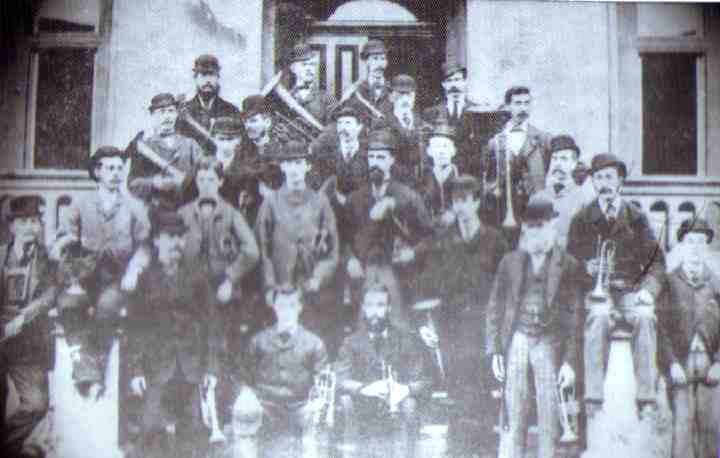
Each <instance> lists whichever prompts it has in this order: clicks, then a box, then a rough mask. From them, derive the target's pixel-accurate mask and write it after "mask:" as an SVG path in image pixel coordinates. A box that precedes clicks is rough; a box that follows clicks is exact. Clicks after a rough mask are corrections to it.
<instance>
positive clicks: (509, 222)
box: [495, 134, 518, 229]
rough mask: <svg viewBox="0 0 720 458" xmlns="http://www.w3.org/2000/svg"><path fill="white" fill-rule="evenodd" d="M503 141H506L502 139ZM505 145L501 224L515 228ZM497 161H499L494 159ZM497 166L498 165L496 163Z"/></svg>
mask: <svg viewBox="0 0 720 458" xmlns="http://www.w3.org/2000/svg"><path fill="white" fill-rule="evenodd" d="M501 138H503V139H505V138H506V137H505V135H504V134H503V135H501ZM503 143H507V142H506V141H504V142H503ZM505 146H506V145H503V148H502V151H503V152H504V153H505V161H504V162H505V203H506V205H505V219H504V220H503V223H502V226H503V227H504V228H506V229H515V228H516V227H517V226H518V223H517V221H516V220H515V210H514V209H513V203H512V180H511V177H510V154H509V151H508V149H507V147H505ZM495 162H498V164H499V161H495ZM498 167H500V166H499V165H498ZM499 177H500V174H499V173H498V179H499Z"/></svg>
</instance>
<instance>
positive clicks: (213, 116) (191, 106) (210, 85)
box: [177, 54, 238, 154]
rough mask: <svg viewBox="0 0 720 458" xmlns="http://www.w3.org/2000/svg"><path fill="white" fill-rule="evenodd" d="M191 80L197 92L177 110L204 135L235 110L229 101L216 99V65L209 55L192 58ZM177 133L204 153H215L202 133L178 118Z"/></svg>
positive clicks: (218, 76) (211, 144)
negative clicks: (195, 122)
mask: <svg viewBox="0 0 720 458" xmlns="http://www.w3.org/2000/svg"><path fill="white" fill-rule="evenodd" d="M192 71H193V79H194V80H195V87H196V89H197V93H196V94H195V97H193V98H192V99H191V100H189V101H187V102H186V103H184V104H183V105H182V106H181V107H180V111H181V113H183V114H185V115H189V116H191V117H192V118H193V119H194V120H195V121H197V122H198V123H200V125H201V126H203V127H204V128H205V130H207V131H208V132H210V131H211V130H213V124H214V122H215V121H216V120H217V118H219V117H221V116H233V115H235V114H237V113H238V109H237V107H236V106H235V105H233V104H232V103H230V102H227V101H225V100H223V99H222V98H221V97H220V95H219V94H220V63H219V62H218V59H217V57H215V56H213V55H210V54H203V55H201V56H199V57H198V58H197V59H195V65H194V66H193V70H192ZM177 130H178V132H179V133H180V134H181V135H185V136H186V137H190V138H193V139H195V141H196V142H198V144H199V145H203V146H204V147H205V148H206V150H207V152H208V153H210V154H212V153H214V152H215V146H214V145H213V142H211V141H208V139H207V138H205V137H204V136H203V135H202V134H200V133H199V132H197V131H196V130H195V129H193V128H192V126H190V124H188V122H187V121H186V120H185V119H184V117H182V116H181V118H180V120H178V127H177Z"/></svg>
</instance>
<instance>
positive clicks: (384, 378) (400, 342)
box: [335, 282, 432, 458]
mask: <svg viewBox="0 0 720 458" xmlns="http://www.w3.org/2000/svg"><path fill="white" fill-rule="evenodd" d="M361 310H362V326H360V327H359V328H358V329H357V331H355V333H353V334H352V335H350V336H348V337H347V339H345V342H344V343H343V345H342V348H341V349H340V354H339V356H338V360H337V362H336V363H335V370H336V374H337V387H338V395H339V398H340V402H339V407H341V413H342V415H343V418H344V420H345V421H344V422H343V425H344V431H343V432H344V434H343V435H344V439H345V445H346V446H347V445H348V444H351V445H353V446H354V447H355V448H356V449H357V452H358V453H359V455H358V456H362V457H368V458H371V457H372V458H380V457H387V456H392V457H398V458H399V457H403V458H404V457H413V456H415V448H416V443H417V437H418V429H419V422H420V417H419V408H420V406H419V405H418V404H419V402H420V398H422V396H423V395H425V394H426V393H427V390H428V389H429V388H430V378H431V376H430V374H431V370H432V368H431V364H432V363H431V361H430V359H429V355H428V352H427V350H426V349H425V348H423V345H422V342H421V341H420V339H418V337H417V336H416V335H415V334H412V333H409V332H407V331H404V330H402V329H401V328H398V327H396V326H395V324H394V323H393V322H392V320H391V318H390V316H391V313H390V310H391V305H390V296H389V293H388V290H387V288H385V286H383V285H382V284H380V283H374V282H371V283H369V284H367V285H366V287H365V288H364V289H363V294H362V309H361ZM388 375H391V376H392V379H389V378H388Z"/></svg>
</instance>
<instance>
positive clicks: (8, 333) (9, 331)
mask: <svg viewBox="0 0 720 458" xmlns="http://www.w3.org/2000/svg"><path fill="white" fill-rule="evenodd" d="M23 324H25V316H24V315H23V314H22V313H21V314H20V315H18V316H16V317H15V318H13V319H12V320H10V321H9V322H8V323H7V324H6V325H5V337H6V338H9V337H15V336H16V335H18V334H20V331H22V327H23Z"/></svg>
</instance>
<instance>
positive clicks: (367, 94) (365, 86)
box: [355, 80, 392, 116]
mask: <svg viewBox="0 0 720 458" xmlns="http://www.w3.org/2000/svg"><path fill="white" fill-rule="evenodd" d="M357 91H358V92H359V93H360V95H362V96H363V97H364V98H365V100H367V101H368V102H370V103H371V104H373V106H374V107H375V108H377V109H378V110H380V111H381V112H382V111H385V110H387V109H388V107H389V106H390V105H391V102H390V92H391V91H392V88H391V87H390V84H389V83H388V82H387V81H386V82H385V86H383V87H382V90H381V91H380V97H378V98H377V99H376V98H375V91H373V90H372V89H371V88H370V83H368V81H367V80H364V81H363V82H362V83H360V84H359V85H358V87H357ZM360 106H361V105H360V104H355V107H360ZM367 111H368V113H367V114H368V116H370V113H369V110H367Z"/></svg>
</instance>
